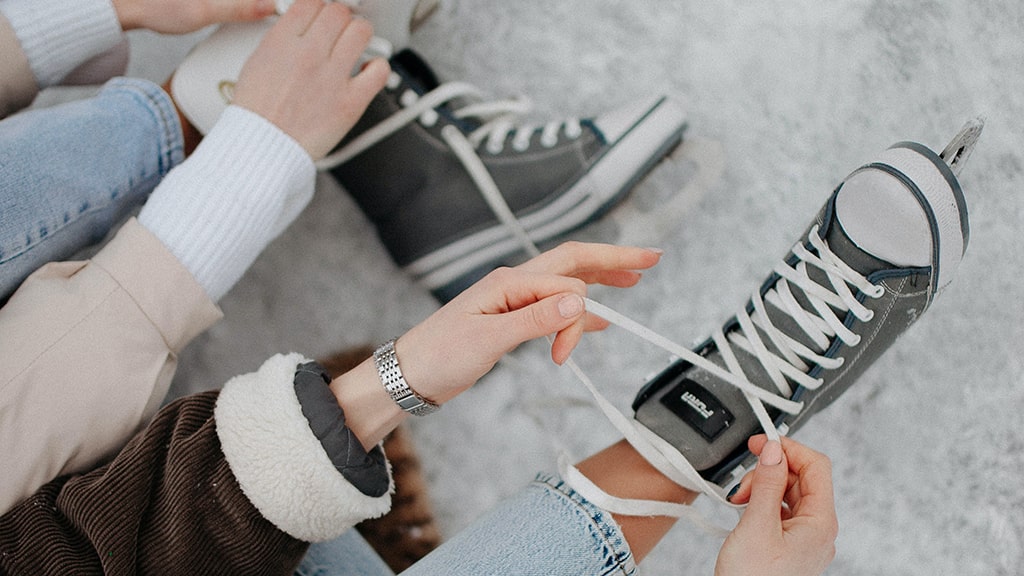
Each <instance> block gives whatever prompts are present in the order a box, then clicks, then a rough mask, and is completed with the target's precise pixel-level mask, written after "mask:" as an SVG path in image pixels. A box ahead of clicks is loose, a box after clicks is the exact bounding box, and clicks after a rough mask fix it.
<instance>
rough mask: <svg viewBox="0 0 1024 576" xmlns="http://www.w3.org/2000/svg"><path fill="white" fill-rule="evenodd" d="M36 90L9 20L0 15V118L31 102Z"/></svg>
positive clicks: (34, 79) (34, 78)
mask: <svg viewBox="0 0 1024 576" xmlns="http://www.w3.org/2000/svg"><path fill="white" fill-rule="evenodd" d="M38 92H39V87H38V86H37V85H36V77H35V75H34V74H32V68H31V67H30V66H29V63H28V57H26V56H25V52H24V51H23V50H22V49H21V43H19V42H18V37H17V36H16V35H15V34H14V29H13V28H11V24H10V22H8V21H7V19H6V18H4V17H3V15H0V118H5V117H7V116H9V115H11V114H13V113H14V112H16V111H18V110H20V109H22V108H24V107H26V106H28V105H29V104H31V103H32V100H33V99H34V98H35V97H36V94H37V93H38Z"/></svg>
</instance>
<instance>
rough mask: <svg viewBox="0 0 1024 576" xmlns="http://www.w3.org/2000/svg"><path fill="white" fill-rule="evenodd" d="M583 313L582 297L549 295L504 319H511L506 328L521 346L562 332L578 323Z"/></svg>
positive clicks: (570, 294)
mask: <svg viewBox="0 0 1024 576" xmlns="http://www.w3.org/2000/svg"><path fill="white" fill-rule="evenodd" d="M583 313H584V304H583V298H582V297H580V295H579V294H575V293H572V292H566V293H562V294H554V295H552V296H548V297H547V298H543V299H541V300H538V301H537V302H534V303H533V304H530V305H529V306H524V307H522V308H519V309H518V310H515V311H512V312H509V313H507V314H505V315H504V316H506V317H507V318H508V320H510V322H509V323H508V326H506V329H507V330H508V332H507V334H508V337H509V338H511V339H513V340H514V341H515V343H516V345H518V344H519V343H521V342H526V341H527V340H533V339H534V338H540V337H542V336H548V335H550V334H554V333H556V332H560V331H562V330H564V329H566V328H568V327H569V326H571V325H572V324H573V323H574V322H577V321H578V320H579V319H580V318H581V317H582V316H583Z"/></svg>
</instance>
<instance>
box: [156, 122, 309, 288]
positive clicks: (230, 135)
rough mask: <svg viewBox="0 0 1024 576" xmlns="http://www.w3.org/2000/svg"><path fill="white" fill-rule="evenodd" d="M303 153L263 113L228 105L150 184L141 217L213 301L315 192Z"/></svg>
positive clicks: (294, 216)
mask: <svg viewBox="0 0 1024 576" xmlns="http://www.w3.org/2000/svg"><path fill="white" fill-rule="evenodd" d="M315 177H316V169H315V168H314V167H313V161H312V159H311V158H310V157H309V154H308V153H306V151H305V150H304V149H303V148H302V147H301V146H300V145H299V143H298V142H296V141H295V140H294V139H292V138H291V137H290V136H288V135H287V134H285V133H284V132H282V131H281V130H280V129H278V128H277V127H276V126H274V125H273V124H272V123H270V122H268V121H267V120H265V119H264V118H262V117H261V116H259V115H257V114H254V113H252V112H250V111H248V110H246V109H244V108H240V107H238V106H230V107H228V109H227V110H225V111H224V114H223V115H222V116H221V119H220V120H219V121H218V122H217V124H216V126H214V128H213V130H211V131H210V134H208V135H207V136H206V138H205V139H203V141H202V143H201V144H200V145H199V147H198V148H196V151H195V153H194V154H193V155H192V156H191V157H189V158H188V159H187V160H185V162H184V163H182V164H181V165H180V166H178V167H177V168H175V169H174V170H172V171H171V172H170V174H168V175H167V177H166V178H164V180H163V182H161V183H160V185H159V186H158V187H157V188H156V190H155V191H154V192H153V194H152V196H150V198H149V201H148V202H146V205H145V206H144V207H143V209H142V211H141V212H140V213H139V222H140V223H142V225H143V226H145V227H146V228H147V229H149V231H150V232H152V233H153V234H154V235H155V236H156V237H157V238H159V239H160V241H161V242H163V243H164V244H165V245H166V246H167V248H168V249H169V250H170V251H171V253H172V254H174V255H175V256H177V258H178V259H179V260H180V261H181V263H182V264H184V265H185V267H186V268H188V270H189V271H190V272H192V275H193V276H195V278H196V281H198V282H199V284H200V285H202V286H203V288H204V289H206V292H207V294H208V295H209V296H210V298H211V299H213V300H214V301H216V300H219V299H220V298H221V297H222V296H223V295H224V294H226V293H227V291H228V290H230V289H231V287H232V286H234V284H235V283H236V282H238V279H239V278H241V277H242V274H244V273H245V271H246V270H247V269H248V268H249V266H251V265H252V263H253V262H254V261H255V260H256V258H257V256H259V254H260V252H262V251H263V249H264V248H266V247H267V245H268V244H269V243H270V242H271V241H272V240H273V239H274V238H276V237H277V236H278V235H279V234H280V233H281V232H282V231H284V229H285V228H287V227H288V225H289V224H291V223H292V221H293V220H295V218H296V217H297V216H298V215H299V213H301V212H302V210H303V209H304V208H305V207H306V205H307V204H308V203H309V200H310V199H311V198H312V197H313V186H314V181H315Z"/></svg>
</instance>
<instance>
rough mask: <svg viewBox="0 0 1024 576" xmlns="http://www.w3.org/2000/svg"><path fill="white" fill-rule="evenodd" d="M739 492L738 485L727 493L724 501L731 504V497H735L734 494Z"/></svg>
mask: <svg viewBox="0 0 1024 576" xmlns="http://www.w3.org/2000/svg"><path fill="white" fill-rule="evenodd" d="M739 491H740V485H739V484H737V485H735V486H733V487H732V490H729V493H728V494H727V495H726V496H725V499H726V500H728V501H730V502H732V497H733V496H735V495H736V493H737V492H739Z"/></svg>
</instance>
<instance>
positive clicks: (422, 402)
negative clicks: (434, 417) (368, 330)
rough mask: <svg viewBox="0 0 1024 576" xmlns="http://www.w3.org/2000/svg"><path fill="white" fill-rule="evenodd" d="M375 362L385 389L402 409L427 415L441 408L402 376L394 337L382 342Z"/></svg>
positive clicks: (374, 356)
mask: <svg viewBox="0 0 1024 576" xmlns="http://www.w3.org/2000/svg"><path fill="white" fill-rule="evenodd" d="M373 363H374V364H375V365H376V366H377V375H378V376H380V381H381V384H383V385H384V389H385V390H387V391H388V394H389V395H390V396H391V399H392V400H394V401H395V403H396V404H398V406H399V407H400V408H401V409H402V410H405V411H406V412H408V413H410V414H412V415H413V416H426V415H427V414H433V413H434V412H437V411H438V410H440V409H441V407H440V406H438V405H437V404H434V403H433V402H431V401H430V400H427V399H426V398H424V397H422V396H420V395H419V394H417V393H416V392H415V391H414V390H413V389H412V388H410V387H409V384H408V383H407V382H406V381H405V377H404V376H402V369H401V368H400V367H399V366H398V356H397V355H396V354H395V340H394V339H391V340H388V341H387V342H385V343H384V344H381V346H380V347H379V348H377V350H375V351H374V353H373Z"/></svg>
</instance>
